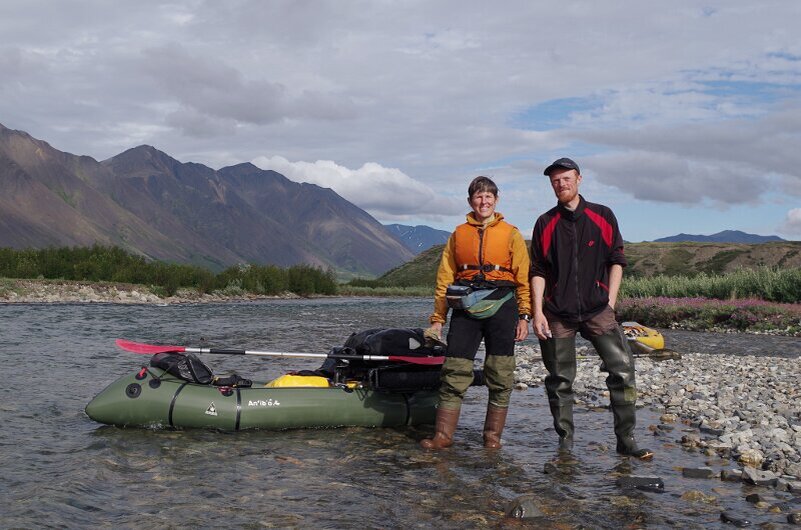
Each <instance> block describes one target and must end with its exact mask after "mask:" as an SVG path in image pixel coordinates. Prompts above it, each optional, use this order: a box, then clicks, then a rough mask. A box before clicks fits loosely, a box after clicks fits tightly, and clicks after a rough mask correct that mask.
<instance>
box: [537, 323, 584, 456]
mask: <svg viewBox="0 0 801 530" xmlns="http://www.w3.org/2000/svg"><path fill="white" fill-rule="evenodd" d="M540 351H541V352H542V362H543V364H545V368H546V369H547V370H548V375H547V376H546V377H545V390H546V392H547V393H548V404H549V406H550V408H551V415H552V416H553V426H554V429H555V430H556V434H557V435H558V436H559V449H560V450H565V451H569V450H571V449H572V448H573V381H574V380H575V379H576V339H575V337H569V338H564V339H548V340H540Z"/></svg>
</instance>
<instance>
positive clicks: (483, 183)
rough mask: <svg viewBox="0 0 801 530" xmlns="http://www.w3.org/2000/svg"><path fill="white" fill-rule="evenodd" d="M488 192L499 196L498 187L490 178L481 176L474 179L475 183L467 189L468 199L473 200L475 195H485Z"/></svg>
mask: <svg viewBox="0 0 801 530" xmlns="http://www.w3.org/2000/svg"><path fill="white" fill-rule="evenodd" d="M485 191H488V192H490V193H492V194H493V195H495V196H496V197H497V196H498V186H496V185H495V183H494V182H493V181H492V179H491V178H489V177H483V176H479V177H476V178H474V179H473V182H471V183H470V186H469V187H468V188H467V197H468V198H469V199H472V198H473V195H475V194H476V193H483V192H485Z"/></svg>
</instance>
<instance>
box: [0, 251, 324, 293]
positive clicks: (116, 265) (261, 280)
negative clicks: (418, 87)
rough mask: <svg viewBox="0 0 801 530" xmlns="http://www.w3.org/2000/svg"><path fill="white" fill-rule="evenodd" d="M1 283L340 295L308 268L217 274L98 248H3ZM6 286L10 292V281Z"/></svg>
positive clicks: (249, 268) (244, 268)
mask: <svg viewBox="0 0 801 530" xmlns="http://www.w3.org/2000/svg"><path fill="white" fill-rule="evenodd" d="M0 278H20V279H41V280H66V281H84V282H85V281H89V282H114V283H121V284H139V285H145V286H148V287H149V288H150V290H151V291H152V292H153V293H155V294H157V295H159V296H173V295H175V294H176V292H177V291H178V289H181V288H190V289H196V290H197V291H198V292H200V293H213V292H220V293H221V294H224V295H227V296H236V295H238V294H245V293H251V294H256V295H281V294H284V293H287V292H290V293H295V294H297V295H300V296H310V295H321V294H322V295H330V294H336V292H337V284H336V280H335V278H334V274H333V272H332V271H330V270H327V271H326V270H322V269H320V268H317V267H312V266H309V265H293V266H291V267H288V268H281V267H277V266H274V265H255V264H243V265H237V266H233V267H229V268H227V269H225V270H223V271H222V272H219V273H217V274H214V273H213V272H211V271H209V270H208V269H204V268H202V267H197V266H194V265H182V264H177V263H165V262H161V261H149V260H147V259H145V258H144V257H142V256H135V255H133V254H129V253H128V252H126V251H125V250H123V249H121V248H119V247H108V246H100V245H95V246H92V247H64V248H45V249H37V250H34V249H26V250H15V249H10V248H0ZM4 285H5V288H9V287H8V284H7V282H6V283H5V284H4Z"/></svg>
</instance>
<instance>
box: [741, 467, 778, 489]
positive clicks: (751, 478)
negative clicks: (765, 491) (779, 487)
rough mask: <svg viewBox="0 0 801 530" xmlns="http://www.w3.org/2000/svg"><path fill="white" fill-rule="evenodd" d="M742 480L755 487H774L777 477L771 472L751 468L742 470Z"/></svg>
mask: <svg viewBox="0 0 801 530" xmlns="http://www.w3.org/2000/svg"><path fill="white" fill-rule="evenodd" d="M743 480H744V481H745V482H747V483H749V484H754V485H756V486H774V485H776V481H777V480H778V477H777V476H776V473H774V472H772V471H761V470H759V469H754V468H753V467H745V468H743Z"/></svg>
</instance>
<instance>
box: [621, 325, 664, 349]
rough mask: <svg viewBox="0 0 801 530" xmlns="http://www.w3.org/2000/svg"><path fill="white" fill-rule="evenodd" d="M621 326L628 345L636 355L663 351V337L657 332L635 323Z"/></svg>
mask: <svg viewBox="0 0 801 530" xmlns="http://www.w3.org/2000/svg"><path fill="white" fill-rule="evenodd" d="M621 326H622V327H623V333H624V334H625V335H626V338H627V339H628V340H629V345H630V346H631V347H632V349H633V350H634V351H635V352H636V353H650V352H652V351H654V350H661V349H664V347H665V337H663V336H662V334H661V333H660V332H659V331H657V330H655V329H653V328H649V327H647V326H643V325H642V324H638V323H637V322H623V323H622V324H621Z"/></svg>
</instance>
